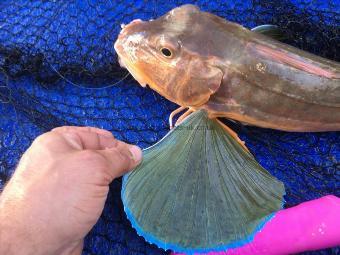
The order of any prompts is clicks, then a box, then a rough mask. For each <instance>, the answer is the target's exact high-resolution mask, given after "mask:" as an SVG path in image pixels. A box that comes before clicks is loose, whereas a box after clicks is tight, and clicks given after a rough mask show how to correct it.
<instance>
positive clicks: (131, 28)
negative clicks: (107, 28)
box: [119, 19, 146, 36]
mask: <svg viewBox="0 0 340 255" xmlns="http://www.w3.org/2000/svg"><path fill="white" fill-rule="evenodd" d="M144 23H146V22H145V21H142V20H141V19H135V20H133V21H131V22H130V23H129V24H127V25H125V24H121V25H120V26H121V28H122V30H121V31H120V33H119V36H127V35H129V34H131V33H134V32H137V30H138V28H139V27H140V25H141V24H144Z"/></svg>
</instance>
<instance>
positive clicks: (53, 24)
mask: <svg viewBox="0 0 340 255" xmlns="http://www.w3.org/2000/svg"><path fill="white" fill-rule="evenodd" d="M189 2H191V3H193V4H196V5H198V6H199V7H200V8H201V9H202V10H206V11H209V12H212V13H214V14H217V15H220V16H222V17H224V18H226V19H229V20H231V21H235V22H238V23H240V24H242V25H244V26H246V27H248V28H252V27H255V26H257V25H262V24H275V25H278V26H279V27H280V28H281V29H282V30H283V31H284V32H285V33H286V36H287V39H286V41H287V43H289V44H291V45H294V46H296V47H298V48H300V49H303V50H306V51H309V52H312V53H315V54H317V55H320V56H323V57H326V58H329V59H332V60H336V61H339V60H340V55H339V51H338V49H337V45H339V42H340V39H339V34H340V28H339V25H338V23H339V20H338V17H339V15H340V3H339V1H337V0H285V1H276V0H269V1H265V0H263V1H260V0H255V1H250V0H246V1H237V3H234V1H231V0H230V1H229V0H228V1H222V0H219V1H214V2H212V1H203V0H202V1H189ZM184 3H188V1H174V0H170V1H166V2H164V1H121V0H120V1H106V0H105V1H104V0H102V1H12V0H7V1H2V2H1V3H0V112H1V115H0V189H1V188H2V187H3V185H4V184H5V182H6V181H7V180H8V179H9V178H10V175H11V173H13V170H14V168H15V165H16V163H17V162H18V159H19V158H20V155H21V154H22V153H23V152H24V150H25V149H26V148H27V147H28V146H29V144H30V142H31V141H32V140H33V139H34V138H35V137H36V136H38V135H39V134H41V133H43V132H46V131H48V130H50V129H52V128H54V127H56V126H61V125H89V126H96V127H101V128H105V129H108V130H110V131H112V133H113V134H114V135H115V136H116V137H117V138H119V139H122V140H124V141H127V142H130V143H135V144H138V145H140V146H141V147H143V148H145V147H148V146H150V145H152V144H154V143H155V142H156V141H158V140H159V139H160V138H161V137H163V136H164V135H165V133H166V132H167V131H168V124H167V118H168V115H169V113H170V112H171V111H172V110H174V109H175V108H176V106H175V105H174V104H173V103H170V102H168V101H167V100H165V99H164V98H162V97H161V96H159V95H158V94H156V93H155V92H153V91H151V90H149V89H143V88H141V87H140V86H138V84H137V82H136V81H134V80H133V78H132V77H131V76H130V75H128V74H127V72H126V70H123V69H121V68H120V67H119V64H118V61H117V55H116V54H115V52H114V48H113V43H114V41H115V39H116V37H117V35H118V33H119V31H120V24H121V23H128V22H130V21H131V20H133V19H135V18H141V19H150V18H153V17H157V16H159V15H162V14H164V13H165V12H167V11H169V10H170V9H172V8H174V7H176V6H178V5H181V4H184ZM122 79H123V80H122ZM121 80H122V81H121ZM117 82H119V83H117ZM115 83H117V84H116V85H114V86H110V85H112V84H115ZM229 124H231V125H232V127H233V128H234V129H235V130H237V132H238V133H239V135H240V136H241V138H242V139H243V140H245V141H246V144H247V146H248V148H249V149H250V151H251V152H252V153H253V154H254V155H255V157H256V159H257V160H258V161H259V163H260V164H261V165H262V166H263V167H265V168H266V169H267V170H268V171H269V172H270V173H271V174H273V175H274V176H275V177H276V178H278V179H279V180H281V181H282V182H284V183H285V186H286V192H287V195H286V197H285V198H286V201H287V204H286V207H290V206H293V205H296V204H298V203H301V202H303V201H307V200H311V199H314V198H318V197H321V196H324V195H327V194H334V195H338V196H339V195H340V193H339V190H337V189H336V187H338V186H339V182H340V171H339V170H340V164H339V162H340V136H339V133H338V132H327V133H286V132H280V131H274V130H266V129H260V128H256V127H249V126H242V125H239V124H234V123H229ZM120 189H121V180H120V179H119V180H116V181H114V182H113V183H112V185H111V189H110V194H109V197H108V201H107V203H106V206H105V209H104V213H103V215H102V217H101V218H100V220H99V221H98V223H97V224H96V225H95V227H94V229H93V230H92V231H91V232H90V234H89V235H88V237H87V238H86V242H85V249H84V252H83V254H98V255H100V254H151V255H152V254H157V255H158V254H166V252H164V251H163V250H160V249H158V248H156V247H155V246H153V245H150V244H148V243H146V242H145V241H144V239H143V238H142V237H139V236H138V235H137V234H136V232H135V230H133V228H132V227H131V225H130V223H129V221H128V220H127V218H126V216H125V213H124V211H123V207H122V202H121V200H120ZM338 252H340V250H339V248H333V249H328V250H324V251H318V252H309V253H305V254H338Z"/></svg>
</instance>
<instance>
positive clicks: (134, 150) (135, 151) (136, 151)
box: [129, 145, 142, 162]
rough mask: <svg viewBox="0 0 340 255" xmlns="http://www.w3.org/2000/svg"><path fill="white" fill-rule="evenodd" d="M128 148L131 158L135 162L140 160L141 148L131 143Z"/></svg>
mask: <svg viewBox="0 0 340 255" xmlns="http://www.w3.org/2000/svg"><path fill="white" fill-rule="evenodd" d="M129 150H130V152H131V156H132V159H133V160H134V161H135V162H139V161H141V160H142V150H141V149H140V148H139V147H138V146H136V145H131V146H130V147H129Z"/></svg>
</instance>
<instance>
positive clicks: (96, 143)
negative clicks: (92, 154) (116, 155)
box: [51, 126, 118, 150]
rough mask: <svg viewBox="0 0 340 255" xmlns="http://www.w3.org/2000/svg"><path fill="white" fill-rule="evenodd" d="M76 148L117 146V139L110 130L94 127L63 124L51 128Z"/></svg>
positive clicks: (89, 148)
mask: <svg viewBox="0 0 340 255" xmlns="http://www.w3.org/2000/svg"><path fill="white" fill-rule="evenodd" d="M51 132H55V133H58V134H60V135H61V136H63V138H64V139H65V141H66V142H67V143H68V144H69V145H70V146H71V147H72V148H74V149H77V150H103V149H106V148H112V147H115V146H117V143H118V140H116V139H115V138H114V136H113V135H112V133H111V132H109V131H107V130H104V129H99V128H94V127H75V126H64V127H58V128H54V129H52V131H51Z"/></svg>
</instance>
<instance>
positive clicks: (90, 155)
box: [80, 150, 106, 164]
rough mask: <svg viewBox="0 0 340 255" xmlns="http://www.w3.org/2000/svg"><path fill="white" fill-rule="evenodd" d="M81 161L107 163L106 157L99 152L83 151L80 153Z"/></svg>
mask: <svg viewBox="0 0 340 255" xmlns="http://www.w3.org/2000/svg"><path fill="white" fill-rule="evenodd" d="M80 160H82V161H85V162H95V163H97V164H98V163H99V162H105V161H106V159H105V157H104V156H103V155H102V154H100V153H99V152H97V151H91V150H83V151H81V152H80Z"/></svg>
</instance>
